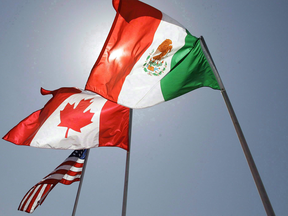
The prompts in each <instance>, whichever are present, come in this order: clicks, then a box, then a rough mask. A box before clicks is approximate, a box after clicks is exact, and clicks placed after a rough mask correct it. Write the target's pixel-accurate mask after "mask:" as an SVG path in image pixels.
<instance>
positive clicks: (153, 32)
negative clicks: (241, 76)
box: [86, 0, 220, 108]
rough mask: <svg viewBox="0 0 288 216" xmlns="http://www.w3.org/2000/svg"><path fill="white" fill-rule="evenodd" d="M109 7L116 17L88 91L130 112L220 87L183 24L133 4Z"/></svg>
mask: <svg viewBox="0 0 288 216" xmlns="http://www.w3.org/2000/svg"><path fill="white" fill-rule="evenodd" d="M113 5H114V8H115V10H116V12H117V14H116V17H115V20H114V23H113V26H112V28H111V30H110V33H109V35H108V37H107V40H106V42H105V45H104V47H103V49H102V52H101V53H100V56H99V58H98V60H97V61H96V63H95V65H94V67H93V68H92V71H91V73H90V76H89V79H88V82H87V84H86V89H88V90H90V91H94V92H96V93H98V94H100V95H102V96H103V97H105V98H107V99H109V100H112V101H114V102H117V103H118V104H121V105H124V106H127V107H130V108H144V107H149V106H152V105H155V104H158V103H161V102H164V101H167V100H171V99H173V98H176V97H178V96H180V95H183V94H185V93H187V92H189V91H192V90H194V89H196V88H199V87H203V86H207V87H211V88H214V89H220V87H219V85H218V83H217V81H216V78H215V76H214V74H213V72H212V69H211V67H210V65H209V63H208V61H207V59H206V57H205V55H204V54H203V51H202V48H201V44H200V39H198V38H196V37H194V36H192V35H191V34H190V33H189V32H188V31H187V30H186V29H185V28H184V27H183V26H182V25H181V24H179V23H178V22H177V21H175V20H173V19H172V18H170V17H169V16H167V15H165V14H164V13H162V12H161V11H159V10H157V9H155V8H153V7H151V6H149V5H147V4H144V3H142V2H140V1H137V0H122V1H121V0H120V1H119V0H115V1H113Z"/></svg>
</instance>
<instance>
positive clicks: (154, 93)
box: [118, 14, 187, 108]
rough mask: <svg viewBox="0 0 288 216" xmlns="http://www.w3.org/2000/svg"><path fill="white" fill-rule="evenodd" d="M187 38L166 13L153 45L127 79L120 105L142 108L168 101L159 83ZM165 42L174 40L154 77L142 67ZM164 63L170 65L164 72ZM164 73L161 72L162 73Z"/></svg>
mask: <svg viewBox="0 0 288 216" xmlns="http://www.w3.org/2000/svg"><path fill="white" fill-rule="evenodd" d="M186 36H187V32H186V29H184V28H183V27H181V25H180V24H179V23H177V22H176V21H175V20H173V19H172V18H170V17H169V16H167V15H165V14H163V17H162V20H161V22H160V24H159V26H158V28H157V30H156V32H155V34H154V38H153V41H152V43H151V45H150V46H149V47H148V48H147V50H146V51H145V52H144V54H143V55H142V56H141V58H140V59H139V60H138V61H137V62H136V64H135V65H134V67H133V68H132V70H131V72H130V74H129V75H128V76H127V77H126V79H125V81H124V83H123V85H122V89H121V91H120V94H119V97H118V103H119V104H125V105H126V106H128V107H134V108H142V107H146V106H152V105H154V104H157V103H161V102H164V101H165V99H164V97H163V93H162V90H161V85H160V81H161V79H162V78H163V77H164V76H165V75H167V73H169V71H170V68H171V60H172V57H173V55H174V54H175V53H176V52H177V51H178V50H180V49H181V48H182V47H183V46H184V44H185V38H186ZM166 39H169V40H171V41H172V44H171V45H172V46H173V48H172V50H171V51H170V52H168V53H167V54H166V55H165V56H164V57H163V58H162V59H161V61H160V64H161V62H162V61H164V62H163V63H162V67H161V66H159V67H158V68H157V66H156V67H154V71H155V72H156V73H155V72H154V71H153V72H154V73H155V74H153V72H152V70H147V72H145V70H144V68H145V67H144V66H143V65H144V64H145V62H146V59H147V58H148V56H149V54H150V53H152V55H153V53H155V52H156V49H157V47H158V46H159V45H160V44H161V43H162V42H164V41H165V40H166ZM149 60H150V59H148V64H149ZM165 63H167V66H166V67H165V70H164V71H163V68H164V66H165ZM146 68H147V67H146ZM156 68H157V69H158V71H157V69H156ZM155 69H156V70H155ZM161 71H162V73H161V74H159V72H161ZM149 72H150V73H149ZM132 89H133V90H132Z"/></svg>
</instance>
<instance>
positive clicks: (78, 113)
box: [58, 99, 94, 138]
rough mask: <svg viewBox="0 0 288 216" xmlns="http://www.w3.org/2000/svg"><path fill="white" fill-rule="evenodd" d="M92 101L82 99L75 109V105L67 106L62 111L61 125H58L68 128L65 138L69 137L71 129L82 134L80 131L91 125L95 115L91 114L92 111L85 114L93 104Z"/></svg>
mask: <svg viewBox="0 0 288 216" xmlns="http://www.w3.org/2000/svg"><path fill="white" fill-rule="evenodd" d="M91 100H92V99H90V100H84V99H82V100H81V101H80V102H79V104H78V105H77V106H76V107H75V109H74V108H73V107H74V104H75V103H74V104H72V105H71V104H69V103H68V104H67V105H66V106H65V108H64V109H63V110H61V111H60V120H61V123H60V124H59V125H58V126H60V127H67V131H66V134H65V138H67V136H68V131H69V129H72V130H74V131H77V132H80V133H81V131H80V129H81V128H82V127H84V126H86V125H88V124H90V123H92V121H91V119H92V117H93V115H94V113H91V112H90V110H88V111H86V112H85V113H84V110H85V109H86V108H87V107H88V106H89V105H90V104H91V103H92V102H91Z"/></svg>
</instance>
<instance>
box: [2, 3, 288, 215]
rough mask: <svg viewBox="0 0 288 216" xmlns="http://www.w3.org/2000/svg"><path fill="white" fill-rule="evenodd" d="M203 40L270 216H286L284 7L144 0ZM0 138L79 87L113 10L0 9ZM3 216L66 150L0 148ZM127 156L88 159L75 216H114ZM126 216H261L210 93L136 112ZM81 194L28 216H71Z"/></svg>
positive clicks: (97, 6)
mask: <svg viewBox="0 0 288 216" xmlns="http://www.w3.org/2000/svg"><path fill="white" fill-rule="evenodd" d="M144 2H145V3H147V4H150V5H152V6H154V7H156V8H158V9H160V10H161V11H163V12H164V13H166V14H168V15H169V16H171V17H173V18H174V19H176V20H177V21H179V22H180V23H181V24H183V25H184V26H185V27H186V28H187V29H188V30H189V31H190V32H191V34H193V35H195V36H197V37H199V36H201V35H203V36H204V38H205V41H206V43H207V45H208V47H209V50H210V52H211V54H212V57H213V59H214V62H215V64H216V66H217V68H218V71H219V73H220V76H221V78H222V80H223V83H224V85H225V88H226V90H227V92H228V95H229V97H230V100H231V102H232V105H233V107H234V110H235V112H236V115H237V117H238V120H239V122H240V125H241V127H242V129H243V132H244V135H245V137H246V140H247V142H248V145H249V147H250V150H251V152H252V155H253V157H254V160H255V163H256V165H257V168H258V170H259V173H260V176H261V178H262V181H263V183H264V186H265V188H266V191H267V193H268V196H269V198H270V201H271V204H272V206H273V208H274V211H275V213H276V215H280V216H281V215H283V216H285V215H287V212H288V205H287V201H288V187H287V178H288V171H287V168H288V159H287V153H288V147H287V143H288V135H287V128H288V117H287V110H288V102H287V99H286V98H287V96H286V94H287V92H288V91H287V90H288V87H287V81H288V73H287V67H286V62H287V61H288V51H287V50H288V49H287V48H288V42H287V38H288V29H287V20H288V14H287V9H288V3H287V2H286V1H284V0H279V1H278V0H277V1H267V0H262V1H260V0H249V1H248V0H242V1H227V0H218V1H211V0H207V1H200V0H194V1H191V0H185V1H183V0H181V1H179V0H178V1H176V0H156V1H152V0H146V1H144ZM0 11H1V13H0V17H1V18H0V28H1V37H0V49H1V52H0V65H1V69H2V72H1V75H2V78H1V79H0V82H1V85H0V86H1V93H0V94H1V103H0V107H1V118H0V119H1V126H0V132H1V134H2V136H4V135H5V134H6V133H7V132H8V131H9V130H10V129H11V128H12V127H13V126H15V125H16V124H17V123H18V122H19V121H20V120H22V119H23V118H25V117H26V116H28V115H29V114H30V113H32V112H34V111H36V110H38V109H40V108H42V107H43V105H44V104H45V103H46V102H47V101H48V99H49V98H50V97H49V96H41V95H40V88H41V87H43V88H46V89H51V90H53V89H57V88H60V87H66V86H67V87H69V86H71V87H72V86H73V87H79V88H84V86H85V84H86V81H87V78H88V76H89V73H90V70H91V68H92V66H93V64H94V62H95V61H96V59H97V56H98V55H99V53H100V51H101V48H102V46H103V44H104V42H105V39H106V36H107V34H108V32H109V30H110V27H111V24H112V22H113V19H114V16H115V11H114V9H113V7H112V3H111V1H107V0H106V1H104V0H103V1H92V0H83V1H76V0H71V1H67V0H54V1H37V2H36V1H29V0H23V1H16V0H11V1H5V2H1V7H0ZM0 142H1V146H2V152H1V157H0V160H1V165H2V178H1V180H0V181H1V184H0V203H1V205H0V212H1V213H0V215H5V216H6V215H15V216H17V215H25V214H26V213H23V212H19V211H17V208H18V205H19V203H20V201H21V199H22V198H23V196H24V195H25V193H26V192H27V191H28V190H29V189H30V188H31V187H32V186H33V185H34V184H36V183H37V182H39V181H40V180H41V179H42V178H43V177H44V176H46V175H47V174H48V173H49V172H51V171H52V170H53V169H54V168H55V167H56V166H58V165H59V164H60V163H61V162H62V161H63V160H64V159H65V158H66V157H67V156H68V155H69V154H70V153H71V151H70V150H50V149H36V148H32V147H26V146H16V145H13V144H11V143H8V142H6V141H4V140H1V141H0ZM125 159H126V152H125V151H124V150H122V149H119V148H104V147H102V148H95V149H91V151H90V156H89V160H88V164H87V170H86V174H85V178H84V182H83V187H82V192H81V197H80V201H79V204H78V209H77V215H94V214H95V215H108V216H114V215H120V214H121V208H122V196H123V185H124V170H125ZM130 162H131V164H130V176H129V189H128V204H127V216H135V215H136V216H147V215H149V216H159V215H165V216H174V215H181V216H185V215H187V216H188V215H189V216H190V215H193V216H210V215H221V216H243V215H255V216H258V215H259V216H261V215H265V210H264V207H263V205H262V203H261V199H260V196H259V194H258V192H257V189H256V186H255V183H254V181H253V178H252V175H251V172H250V170H249V167H248V164H247V162H246V159H245V157H244V154H243V151H242V149H241V146H240V143H239V140H238V138H237V135H236V132H235V130H234V128H233V124H232V121H231V119H230V116H229V114H228V111H227V108H226V106H225V103H224V100H223V98H222V96H221V94H220V92H219V91H216V90H212V89H210V88H201V89H198V90H195V91H193V92H190V93H188V94H186V95H184V96H181V97H179V98H177V99H174V100H172V101H169V102H165V103H162V104H159V105H156V106H154V107H150V108H146V109H138V110H134V112H133V127H132V146H131V161H130ZM77 187H78V183H74V184H72V185H70V186H65V185H57V186H56V187H55V188H54V189H53V191H52V192H51V193H50V194H49V196H48V198H47V199H46V200H45V202H44V203H43V205H42V206H40V207H38V208H37V209H36V210H35V212H34V213H33V215H35V216H37V215H41V216H46V215H47V216H48V215H49V216H50V215H70V214H71V213H72V210H73V204H74V200H75V196H76V191H77Z"/></svg>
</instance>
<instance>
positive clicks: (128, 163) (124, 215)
mask: <svg viewBox="0 0 288 216" xmlns="http://www.w3.org/2000/svg"><path fill="white" fill-rule="evenodd" d="M132 113H133V112H132V109H130V114H129V149H128V151H127V154H126V168H125V180H124V192H123V205H122V216H126V208H127V197H128V178H129V165H130V151H131V133H132Z"/></svg>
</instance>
